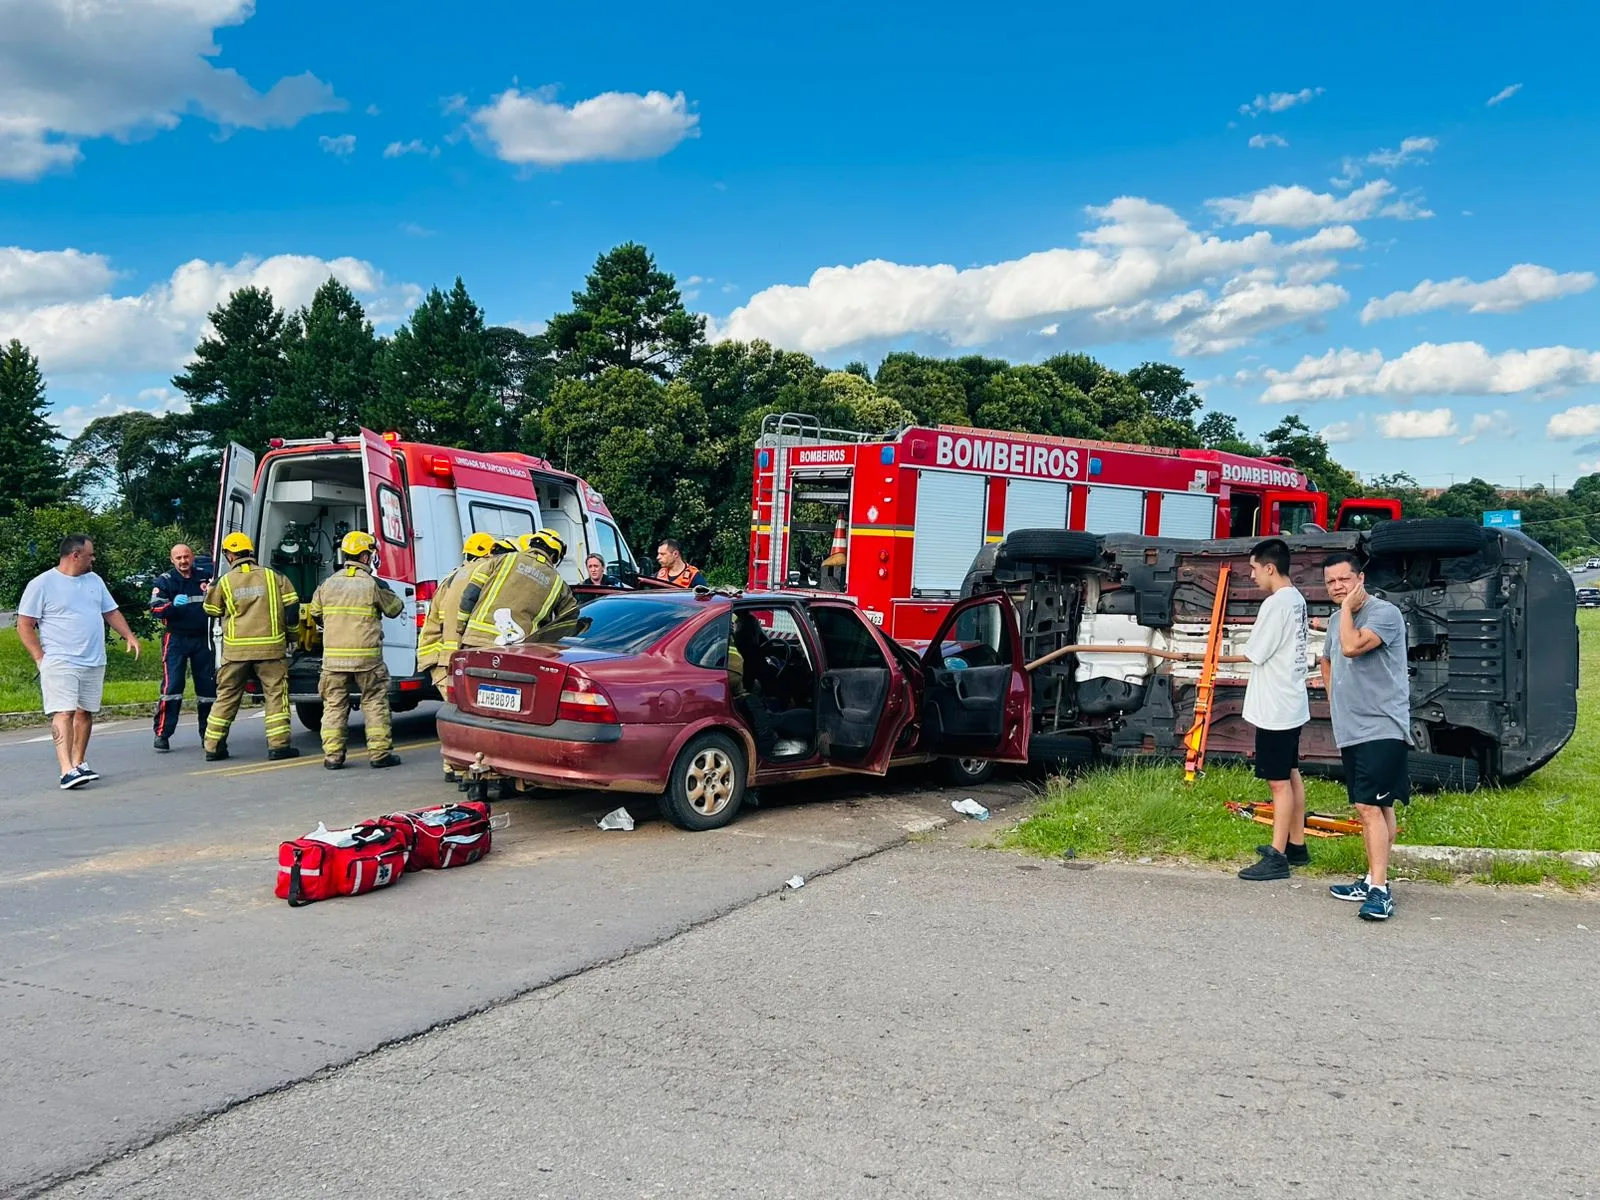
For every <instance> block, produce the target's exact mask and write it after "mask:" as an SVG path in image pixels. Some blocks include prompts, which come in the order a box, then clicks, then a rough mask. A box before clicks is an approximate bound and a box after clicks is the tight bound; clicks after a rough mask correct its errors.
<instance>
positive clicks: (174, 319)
mask: <svg viewBox="0 0 1600 1200" xmlns="http://www.w3.org/2000/svg"><path fill="white" fill-rule="evenodd" d="M60 253H62V254H72V253H74V252H73V251H62V252H60ZM103 265H104V264H103V263H102V268H103ZM330 275H332V276H333V277H335V278H336V279H339V280H340V281H342V282H343V283H344V284H345V285H346V286H348V287H349V288H350V290H351V291H353V292H355V293H356V295H357V296H358V297H359V298H360V299H361V301H362V303H363V304H364V305H365V306H366V308H367V315H368V317H369V318H371V320H372V321H373V322H374V324H389V323H393V322H396V321H399V320H400V319H402V318H403V317H404V316H405V315H406V313H408V312H409V311H410V310H411V309H412V307H414V306H415V304H416V302H417V301H418V300H419V299H420V298H421V294H422V292H421V289H420V288H418V287H417V286H416V285H414V284H395V283H391V282H390V281H389V280H388V279H386V278H385V277H384V275H383V273H382V272H381V271H379V270H378V269H377V268H376V267H374V266H373V265H372V264H371V263H368V262H364V261H362V260H361V259H357V258H335V259H322V258H316V257H313V256H310V255H302V254H279V255H274V256H272V257H271V258H265V259H257V258H253V257H246V258H242V259H240V260H239V261H238V262H236V263H231V264H230V263H211V262H205V261H204V260H202V259H194V260H192V261H190V262H187V263H184V264H183V265H182V266H180V267H178V268H177V269H176V270H175V271H173V272H172V274H171V276H170V277H169V278H167V279H165V280H163V281H161V282H160V283H157V284H154V285H152V286H151V287H149V288H147V289H145V291H143V292H141V293H139V294H138V295H132V296H113V295H112V294H111V293H110V291H109V289H107V290H103V291H100V292H97V293H93V294H90V293H89V292H88V291H87V290H86V289H85V288H82V287H80V288H79V289H78V291H77V294H76V295H74V296H71V297H56V298H54V299H52V300H47V301H45V302H28V301H26V300H17V299H10V300H4V301H0V340H9V339H11V338H14V337H15V338H20V339H21V340H22V342H23V343H25V344H26V345H27V346H29V347H30V348H31V349H32V350H33V352H34V353H35V354H37V355H38V356H39V359H40V363H41V365H42V366H43V368H44V370H45V372H46V373H47V374H50V375H92V376H97V375H108V374H119V373H127V372H134V371H170V370H172V369H174V368H175V367H177V366H179V365H181V364H182V363H183V362H184V361H185V360H186V359H187V358H188V357H189V355H190V354H191V353H192V352H193V350H194V344H195V342H196V341H197V340H198V339H199V337H200V334H201V332H202V330H203V329H204V328H205V326H206V318H207V315H208V314H209V313H210V312H211V310H212V309H213V308H215V307H217V305H219V304H221V303H222V302H223V301H224V300H226V299H227V298H228V296H229V295H230V294H231V293H232V292H234V291H236V290H237V289H239V288H242V287H246V286H251V285H254V286H257V287H265V288H267V289H269V290H270V291H271V292H272V295H273V299H274V300H275V301H276V302H277V303H278V304H279V305H280V306H282V307H286V308H295V307H299V306H301V305H304V304H309V303H310V302H311V297H312V295H313V294H314V293H315V292H316V290H317V288H318V287H320V286H321V285H322V284H323V283H324V282H325V281H326V280H327V278H328V277H329V276H330Z"/></svg>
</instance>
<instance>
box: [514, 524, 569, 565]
mask: <svg viewBox="0 0 1600 1200" xmlns="http://www.w3.org/2000/svg"><path fill="white" fill-rule="evenodd" d="M517 545H518V547H519V548H520V549H521V550H522V552H523V553H524V554H542V555H543V556H544V557H545V558H546V559H548V560H549V561H550V565H551V566H552V567H554V566H559V565H560V564H561V560H562V559H563V558H565V557H566V556H567V544H566V542H564V541H562V540H561V535H560V534H559V533H557V532H556V531H555V530H554V529H538V530H535V531H534V532H533V533H525V534H523V535H522V536H521V537H519V538H518V539H517Z"/></svg>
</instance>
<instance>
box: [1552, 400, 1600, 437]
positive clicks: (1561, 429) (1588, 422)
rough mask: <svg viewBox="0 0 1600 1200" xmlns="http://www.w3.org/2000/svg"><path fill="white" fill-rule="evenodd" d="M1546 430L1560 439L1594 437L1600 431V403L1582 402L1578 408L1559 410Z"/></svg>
mask: <svg viewBox="0 0 1600 1200" xmlns="http://www.w3.org/2000/svg"><path fill="white" fill-rule="evenodd" d="M1544 431H1545V433H1546V434H1548V435H1549V436H1550V437H1553V438H1555V439H1557V440H1558V441H1559V440H1563V439H1565V438H1578V437H1593V436H1594V435H1595V434H1597V433H1600V404H1580V405H1578V406H1577V407H1576V408H1569V409H1567V410H1565V411H1564V412H1558V413H1556V415H1555V416H1553V417H1551V418H1550V420H1549V421H1548V422H1547V423H1546V424H1545V427H1544Z"/></svg>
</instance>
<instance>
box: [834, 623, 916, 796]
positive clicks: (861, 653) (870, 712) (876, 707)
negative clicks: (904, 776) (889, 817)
mask: <svg viewBox="0 0 1600 1200" xmlns="http://www.w3.org/2000/svg"><path fill="white" fill-rule="evenodd" d="M808 615H809V616H810V618H811V627H812V629H813V630H814V631H815V632H816V634H817V643H818V645H819V646H820V647H821V650H822V675H821V676H820V678H819V679H818V686H817V735H818V736H817V741H818V749H819V751H820V752H821V754H822V757H823V758H824V759H825V760H826V761H827V763H828V765H829V766H834V767H840V768H842V769H844V770H847V771H860V772H862V773H864V774H868V775H883V774H885V773H887V772H888V770H889V761H890V759H892V758H893V757H894V751H895V747H896V746H897V745H898V744H899V741H900V735H901V733H903V732H904V731H905V727H906V725H907V724H908V723H909V722H910V721H911V718H912V715H913V711H914V708H913V697H912V693H911V685H910V681H909V680H908V679H907V678H906V672H905V668H904V667H902V666H901V665H900V662H899V660H898V659H897V658H896V657H895V656H894V655H893V654H892V653H891V652H890V651H889V650H888V649H887V648H886V647H885V645H884V642H883V636H882V635H881V634H880V633H878V631H877V630H876V629H875V628H874V627H873V626H872V624H871V623H870V622H868V621H867V619H866V618H865V617H864V616H862V614H861V610H860V609H858V608H856V607H855V606H854V605H845V604H817V605H813V606H812V607H811V609H810V611H809V614H808Z"/></svg>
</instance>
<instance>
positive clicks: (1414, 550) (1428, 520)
mask: <svg viewBox="0 0 1600 1200" xmlns="http://www.w3.org/2000/svg"><path fill="white" fill-rule="evenodd" d="M1367 545H1368V547H1369V548H1370V549H1371V551H1372V553H1373V554H1374V555H1380V556H1384V557H1387V558H1400V557H1403V556H1405V555H1408V554H1443V555H1457V554H1476V553H1477V551H1478V548H1479V547H1480V546H1482V545H1483V529H1482V528H1481V527H1480V526H1479V525H1478V524H1477V523H1476V522H1474V521H1470V520H1468V519H1467V518H1466V517H1423V518H1420V519H1418V520H1414V521H1384V522H1382V523H1381V524H1380V525H1379V526H1378V527H1377V528H1376V529H1374V530H1373V531H1372V533H1371V535H1370V536H1369V539H1368V542H1367Z"/></svg>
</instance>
